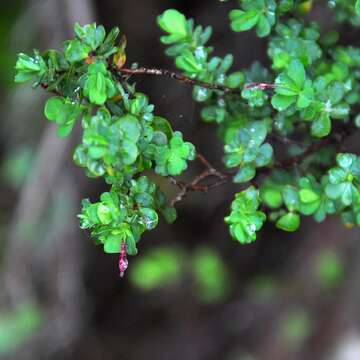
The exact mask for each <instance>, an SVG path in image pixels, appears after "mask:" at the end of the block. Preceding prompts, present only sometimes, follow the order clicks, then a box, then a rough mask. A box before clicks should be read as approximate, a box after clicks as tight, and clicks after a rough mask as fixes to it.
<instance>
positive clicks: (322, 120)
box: [311, 113, 331, 138]
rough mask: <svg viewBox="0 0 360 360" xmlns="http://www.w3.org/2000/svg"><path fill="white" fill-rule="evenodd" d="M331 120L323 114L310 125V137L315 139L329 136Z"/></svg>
mask: <svg viewBox="0 0 360 360" xmlns="http://www.w3.org/2000/svg"><path fill="white" fill-rule="evenodd" d="M330 131H331V120H330V117H329V115H327V114H325V113H323V114H321V115H320V117H319V118H318V119H316V120H315V121H313V123H312V124H311V135H313V136H315V137H319V138H321V137H325V136H327V135H329V134H330Z"/></svg>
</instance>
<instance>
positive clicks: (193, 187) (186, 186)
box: [169, 126, 356, 206]
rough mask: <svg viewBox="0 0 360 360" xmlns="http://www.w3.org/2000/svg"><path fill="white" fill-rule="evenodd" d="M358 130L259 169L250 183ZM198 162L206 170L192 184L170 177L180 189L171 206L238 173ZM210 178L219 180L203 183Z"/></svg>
mask: <svg viewBox="0 0 360 360" xmlns="http://www.w3.org/2000/svg"><path fill="white" fill-rule="evenodd" d="M354 129H356V128H355V127H352V126H350V127H344V128H343V129H342V131H341V133H340V134H339V133H336V134H334V136H329V137H326V138H324V139H322V140H320V141H318V142H315V143H312V144H311V145H309V146H308V147H307V148H306V150H305V151H304V152H303V153H302V154H300V155H296V156H291V157H289V158H286V159H284V160H282V161H279V162H276V163H275V165H274V167H273V168H270V167H263V168H260V169H257V172H256V176H255V177H254V179H253V180H251V181H249V183H252V184H257V179H258V178H259V176H260V175H264V174H268V173H269V172H270V171H271V170H273V169H276V168H278V169H289V168H296V167H297V166H298V165H299V164H300V163H301V162H302V161H304V160H305V159H306V158H307V157H309V156H311V155H313V154H315V153H316V152H317V151H319V150H320V149H322V148H323V147H325V146H327V145H331V144H336V143H338V144H341V143H343V141H344V140H345V139H346V138H347V137H348V136H350V135H352V131H353V130H354ZM196 158H197V160H198V161H199V162H200V163H202V164H203V165H204V167H205V168H206V170H204V171H202V172H201V173H200V174H199V175H197V176H196V177H195V178H194V179H193V180H192V181H191V182H190V183H185V182H183V181H181V180H177V179H176V178H174V177H169V178H170V180H171V182H172V183H173V184H174V185H176V186H178V187H179V188H180V192H179V193H178V194H177V195H176V197H175V198H174V199H173V200H172V201H171V205H172V206H173V205H174V204H175V203H176V202H179V201H181V200H183V199H184V198H185V197H186V196H187V194H188V193H189V192H192V191H198V192H203V193H207V192H208V191H210V190H213V189H216V188H218V187H219V186H222V185H224V184H226V183H227V182H229V181H230V180H231V179H232V178H233V177H234V176H235V175H236V173H237V170H236V171H235V172H230V171H227V172H226V173H225V172H220V171H218V170H217V169H215V168H214V167H213V166H212V165H211V164H210V162H209V161H208V160H207V159H206V158H205V157H204V156H203V155H201V154H199V153H198V154H197V156H196ZM210 177H216V178H217V180H216V181H215V182H213V183H209V184H204V183H203V181H204V180H207V179H208V178H210Z"/></svg>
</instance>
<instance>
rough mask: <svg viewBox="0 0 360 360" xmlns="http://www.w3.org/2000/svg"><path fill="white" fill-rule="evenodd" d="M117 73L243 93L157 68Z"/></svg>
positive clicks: (256, 85)
mask: <svg viewBox="0 0 360 360" xmlns="http://www.w3.org/2000/svg"><path fill="white" fill-rule="evenodd" d="M115 71H116V72H118V73H121V74H127V75H154V76H165V77H168V78H171V79H174V80H177V81H180V82H182V83H185V84H189V85H196V86H201V87H203V88H207V89H213V90H219V91H223V92H224V93H226V94H229V93H232V94H239V93H240V92H241V90H242V89H241V88H230V87H228V86H225V85H222V84H214V83H208V82H205V81H201V80H197V79H193V78H190V77H188V76H185V75H183V74H180V73H177V72H174V71H170V70H166V69H155V68H144V67H141V68H137V69H128V68H115ZM274 87H275V84H267V83H251V84H247V85H245V86H244V88H245V89H251V88H259V89H262V90H267V89H273V88H274Z"/></svg>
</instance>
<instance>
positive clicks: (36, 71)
mask: <svg viewBox="0 0 360 360" xmlns="http://www.w3.org/2000/svg"><path fill="white" fill-rule="evenodd" d="M312 4H313V2H312V1H303V0H280V1H274V0H255V1H250V0H240V1H239V8H238V9H234V10H232V11H231V12H230V15H229V18H230V26H231V28H232V30H234V31H235V32H241V31H247V30H255V32H256V34H257V35H258V36H259V37H268V50H267V53H268V56H269V59H270V66H269V68H265V67H264V66H262V65H261V64H259V63H258V62H255V63H254V64H253V65H252V66H251V67H250V68H249V69H235V70H234V71H231V70H230V69H231V67H232V65H233V55H232V54H227V55H225V56H224V57H222V58H221V57H219V56H213V55H212V53H213V51H214V49H213V47H211V46H208V42H209V40H210V37H211V33H212V29H211V27H209V26H208V27H205V28H204V27H202V26H201V25H195V23H194V20H193V19H186V18H185V16H184V15H183V14H181V13H180V12H178V11H177V10H174V9H170V10H167V11H165V12H164V13H163V14H161V15H160V16H159V17H158V18H157V22H158V25H159V26H160V28H161V29H162V30H163V31H164V33H165V35H163V36H162V37H161V39H160V40H161V42H162V43H163V44H165V45H166V46H167V49H166V54H167V55H168V56H170V57H172V58H173V59H174V63H175V66H176V67H177V68H178V69H179V70H180V71H181V72H182V74H173V75H171V77H172V78H174V79H176V80H180V81H184V82H187V83H192V84H194V88H193V98H194V100H195V101H197V102H200V103H201V104H202V106H203V108H202V111H201V117H202V119H203V120H204V121H205V122H208V123H214V124H217V125H218V130H219V131H218V132H219V136H220V138H221V140H222V141H223V143H224V154H225V155H224V159H223V160H224V165H225V167H226V168H229V169H230V170H229V171H228V172H226V173H225V172H224V174H222V175H219V172H217V171H215V169H211V171H210V170H209V171H208V173H210V175H214V174H215V175H217V176H218V177H220V178H221V180H222V182H225V180H226V179H229V178H232V179H233V181H234V182H235V183H242V188H241V189H240V190H239V192H238V193H237V194H236V195H235V199H234V201H233V202H232V205H231V212H230V214H229V216H227V217H226V218H225V221H226V223H227V224H229V228H230V233H231V235H232V236H233V237H234V238H235V239H237V240H238V241H239V242H240V243H243V244H247V243H251V242H253V241H254V240H255V239H256V236H257V232H258V231H259V230H260V229H261V227H262V225H263V223H264V222H265V220H266V219H268V220H269V221H272V222H275V224H276V226H277V227H278V228H280V229H282V230H285V231H295V230H297V229H298V228H299V226H300V222H301V216H308V215H311V216H313V217H314V218H315V220H316V221H323V220H324V219H325V218H326V216H327V215H332V214H339V215H341V217H342V219H343V221H344V222H345V224H346V225H347V226H353V225H360V196H359V186H360V159H359V157H358V156H357V155H355V154H352V153H351V152H350V151H349V150H343V147H341V145H343V144H342V143H343V142H344V140H345V139H346V137H347V136H349V135H351V134H352V133H353V132H354V131H355V130H356V128H357V127H358V126H359V116H358V103H359V101H360V99H359V93H360V92H359V90H360V82H359V79H360V75H359V71H358V69H359V66H360V49H359V48H356V47H353V46H344V45H341V44H340V40H341V39H340V35H341V34H340V33H339V32H337V31H336V30H335V31H331V32H329V33H322V32H321V31H320V28H319V24H316V23H309V22H308V21H307V20H306V19H305V17H304V16H303V15H304V14H305V13H307V12H309V11H311V9H312ZM329 5H330V8H334V9H335V17H336V19H337V20H339V21H350V23H351V24H353V25H354V26H358V25H359V24H360V20H359V19H360V15H359V14H360V2H359V1H353V0H352V1H345V0H344V1H343V0H332V1H329ZM119 34H120V31H119V29H118V28H115V29H113V30H112V31H111V32H109V33H108V34H106V32H105V29H104V28H103V27H102V26H97V25H96V24H90V25H85V26H80V25H79V24H76V25H75V38H74V39H72V40H68V41H65V42H64V46H63V51H62V52H58V51H56V50H47V51H45V52H43V53H40V52H39V51H38V50H35V51H34V54H33V55H32V56H29V55H26V54H19V56H18V61H17V63H16V71H17V74H16V77H15V81H16V82H19V83H22V82H27V81H30V80H32V81H33V84H34V87H38V86H41V87H43V88H44V89H46V90H47V91H48V92H49V93H52V94H53V95H54V96H53V97H51V98H50V99H49V100H48V101H47V103H46V105H45V116H46V117H47V118H48V119H49V120H50V121H53V122H55V123H56V124H57V125H58V133H59V136H63V137H65V136H68V135H69V134H70V133H71V131H72V129H73V127H74V126H75V125H76V123H77V122H78V121H79V120H80V119H81V127H82V129H83V133H82V143H81V144H80V145H79V146H78V147H77V148H76V150H75V152H74V161H75V163H76V164H78V165H79V166H81V167H83V168H84V169H85V172H86V174H87V175H88V176H90V177H103V178H104V179H105V181H106V183H107V184H109V186H110V189H109V191H108V192H106V193H104V194H102V195H101V196H100V201H98V202H95V203H92V202H90V201H89V200H84V201H83V210H82V213H81V215H80V220H81V227H82V228H84V229H89V230H90V231H91V235H92V237H94V239H95V241H96V243H99V244H102V245H103V246H104V251H105V252H107V253H119V252H120V249H121V245H122V244H123V243H126V251H127V253H128V254H130V255H134V254H136V253H137V243H138V241H139V240H140V237H141V235H142V234H143V233H144V232H145V231H146V230H152V229H154V228H155V227H156V225H157V224H158V214H159V213H162V214H163V215H164V217H165V219H166V220H167V221H168V222H173V221H174V220H175V218H176V211H175V209H174V207H173V206H172V204H173V202H171V201H170V200H169V199H167V197H166V195H165V194H164V193H163V192H162V191H161V190H160V188H159V185H158V184H157V182H156V181H155V180H154V181H152V180H150V179H156V176H154V174H158V175H160V176H163V177H169V178H170V179H171V181H172V182H175V183H177V184H178V185H180V187H181V188H182V191H187V190H188V189H191V190H199V189H208V188H201V186H200V185H199V184H198V182H199V181H200V180H199V179H203V178H205V177H206V176H207V175H206V174H205V175H201V176H200V177H199V178H198V180H196V181H195V180H194V181H193V182H192V183H191V184H190V185H189V184H186V185H184V184H183V182H181V181H178V180H176V179H175V178H174V177H176V176H179V175H181V174H183V173H184V171H185V170H186V169H187V167H188V163H189V161H191V160H194V159H195V158H196V157H197V156H199V154H197V153H196V150H195V147H194V145H192V144H191V143H190V142H188V141H186V140H184V137H183V134H182V133H181V132H179V131H174V130H173V129H172V127H171V125H170V122H169V121H168V120H167V119H165V118H163V117H160V116H157V115H155V114H154V105H152V104H150V103H149V98H148V97H147V96H146V95H145V94H143V93H140V92H137V91H136V84H135V83H133V82H131V81H130V79H129V77H128V76H127V74H136V73H137V72H136V71H137V70H138V72H141V71H143V72H144V70H142V69H139V68H137V65H136V64H133V65H132V67H131V68H130V69H124V68H123V66H124V64H125V61H126V53H125V46H126V40H125V38H124V36H122V37H121V38H120V41H119V40H117V38H118V35H119ZM144 73H149V74H152V73H154V71H152V72H151V71H148V72H146V71H145V72H144ZM159 73H160V74H161V71H158V73H157V74H159ZM166 74H167V75H169V72H167V73H166ZM166 74H165V75H166ZM279 143H280V144H279ZM207 166H208V165H207ZM233 170H234V172H233ZM195 185H196V186H197V188H196V187H195ZM215 185H216V184H215ZM209 188H210V187H209ZM179 198H180V199H181V198H182V197H181V196H180V197H179ZM123 260H124V259H123Z"/></svg>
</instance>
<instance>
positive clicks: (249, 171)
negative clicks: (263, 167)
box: [233, 165, 256, 183]
mask: <svg viewBox="0 0 360 360" xmlns="http://www.w3.org/2000/svg"><path fill="white" fill-rule="evenodd" d="M255 173H256V171H255V168H254V167H253V166H250V165H248V166H244V167H242V168H241V169H240V170H239V171H238V173H237V174H236V175H235V177H234V179H233V181H234V182H235V183H244V182H247V181H249V180H251V179H252V178H253V177H254V176H255Z"/></svg>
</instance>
